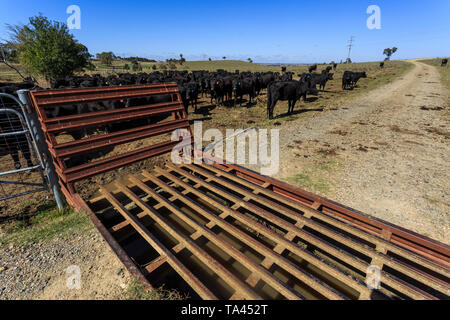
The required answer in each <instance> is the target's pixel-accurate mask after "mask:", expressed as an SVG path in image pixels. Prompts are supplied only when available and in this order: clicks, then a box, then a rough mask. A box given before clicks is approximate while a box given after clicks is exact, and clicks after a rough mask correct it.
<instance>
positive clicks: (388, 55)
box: [383, 47, 397, 60]
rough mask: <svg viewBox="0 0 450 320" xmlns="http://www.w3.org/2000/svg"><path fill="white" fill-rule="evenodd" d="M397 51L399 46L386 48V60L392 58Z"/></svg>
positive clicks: (384, 52)
mask: <svg viewBox="0 0 450 320" xmlns="http://www.w3.org/2000/svg"><path fill="white" fill-rule="evenodd" d="M396 52H397V47H393V48H392V49H391V48H386V49H384V51H383V54H384V55H385V56H386V60H391V56H392V55H393V54H394V53H396Z"/></svg>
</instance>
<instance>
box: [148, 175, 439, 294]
mask: <svg viewBox="0 0 450 320" xmlns="http://www.w3.org/2000/svg"><path fill="white" fill-rule="evenodd" d="M155 170H156V172H158V173H159V174H160V175H162V176H164V177H166V178H168V179H170V180H171V181H173V182H174V183H176V184H178V185H180V186H182V187H183V188H185V189H186V190H189V192H191V193H193V194H195V195H196V196H198V197H199V198H201V199H204V200H205V201H208V202H212V203H213V204H214V205H215V206H217V207H218V208H221V209H223V210H224V212H227V213H228V214H230V215H231V216H233V217H234V218H236V219H238V220H240V221H242V222H243V223H244V224H245V225H248V226H249V227H252V228H254V229H256V230H260V227H259V226H258V224H256V223H255V222H254V221H253V220H251V219H250V218H248V217H246V216H244V215H243V214H240V213H238V212H236V211H232V210H229V209H227V208H226V207H224V206H223V205H221V204H220V203H218V202H215V201H214V200H213V199H212V198H211V197H209V196H207V195H206V194H204V193H203V192H201V191H199V190H197V189H194V188H192V187H191V186H189V185H188V184H187V183H186V182H184V181H182V180H181V179H179V178H177V177H175V176H173V175H172V174H170V173H168V172H167V171H164V170H162V169H160V168H158V167H156V168H155ZM143 174H144V176H146V177H147V178H148V179H150V180H152V179H151V176H150V175H149V174H146V173H145V172H143ZM188 178H189V179H190V176H189V177H188ZM166 191H167V190H166ZM182 201H186V200H184V199H183V200H182ZM197 210H198V209H197ZM295 227H298V228H296V229H295V228H294V226H292V227H291V228H290V229H291V230H290V231H289V232H288V234H289V233H290V234H291V235H292V234H294V235H296V236H299V237H301V238H302V239H304V240H306V241H308V242H309V243H311V244H313V245H315V246H317V247H319V248H322V249H324V250H325V251H327V252H329V253H332V254H334V255H335V256H336V257H338V258H339V259H341V260H342V261H344V262H346V263H349V264H350V265H352V266H353V267H356V268H358V269H359V270H360V271H362V272H364V273H365V272H366V270H367V267H368V266H369V264H367V263H365V262H364V261H361V260H359V259H358V258H355V257H352V256H351V255H349V254H347V253H345V252H342V250H341V249H338V248H335V247H334V246H332V245H330V244H328V243H327V242H324V241H323V240H321V239H318V238H316V237H314V236H313V235H310V234H308V233H307V232H305V231H303V230H301V229H300V226H297V225H296V226H295ZM226 230H227V231H228V230H229V227H227V228H226ZM286 236H287V235H286ZM241 238H242V237H240V239H241ZM242 239H243V238H242ZM287 240H288V241H291V240H289V237H287ZM285 244H286V242H284V244H281V243H279V242H278V245H277V247H278V248H279V247H282V248H285V249H288V250H289V249H290V248H291V247H293V246H292V245H288V246H286V245H285ZM277 247H276V248H277ZM294 247H295V245H294ZM276 248H275V249H276ZM275 249H274V251H275ZM259 250H261V248H259ZM291 251H292V250H291ZM294 253H295V251H294ZM274 261H276V262H277V264H279V265H281V263H280V259H274ZM289 271H291V270H289ZM382 275H383V277H384V278H383V281H385V282H386V284H389V285H390V286H392V287H393V288H394V289H397V290H399V291H401V292H405V293H409V291H410V289H411V288H410V287H409V286H408V285H405V284H404V283H403V282H401V281H398V280H396V279H391V278H390V277H389V276H387V275H386V274H385V273H382ZM301 280H302V281H305V279H301ZM305 283H309V282H308V281H307V280H306V281H305ZM312 283H313V284H314V282H312ZM309 284H310V283H309ZM361 288H362V287H359V289H361ZM315 289H316V290H318V292H320V293H322V294H324V295H325V296H328V294H327V292H323V291H321V290H320V288H317V286H315ZM355 289H357V288H355ZM363 291H364V295H363V296H362V297H365V298H367V297H368V296H369V295H370V293H369V292H368V291H366V289H363ZM413 291H414V289H413ZM416 297H417V298H419V299H422V298H424V297H426V298H432V297H431V296H430V295H427V294H426V293H422V292H420V293H419V294H418V295H417V296H416Z"/></svg>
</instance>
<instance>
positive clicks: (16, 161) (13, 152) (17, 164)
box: [10, 147, 22, 170]
mask: <svg viewBox="0 0 450 320" xmlns="http://www.w3.org/2000/svg"><path fill="white" fill-rule="evenodd" d="M10 150H11V157H12V158H13V161H14V167H15V168H16V169H17V170H18V169H20V168H21V167H22V166H21V164H20V159H19V149H18V148H17V147H13V148H11V149H10Z"/></svg>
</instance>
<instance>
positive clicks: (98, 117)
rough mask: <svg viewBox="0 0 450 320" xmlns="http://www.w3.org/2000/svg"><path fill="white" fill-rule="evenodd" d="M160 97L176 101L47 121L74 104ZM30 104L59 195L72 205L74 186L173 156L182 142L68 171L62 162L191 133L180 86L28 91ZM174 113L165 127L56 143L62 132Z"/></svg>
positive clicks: (139, 151) (167, 84) (143, 149)
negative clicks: (52, 112) (181, 131)
mask: <svg viewBox="0 0 450 320" xmlns="http://www.w3.org/2000/svg"><path fill="white" fill-rule="evenodd" d="M158 95H170V96H171V98H172V101H171V102H167V103H157V104H151V105H144V106H136V107H129V108H121V109H113V110H107V111H97V112H89V113H83V114H77V115H71V116H63V117H55V118H48V117H47V115H46V112H45V110H48V109H52V108H56V107H59V106H63V105H73V104H76V103H80V102H83V103H88V102H99V101H112V100H122V99H130V98H143V97H152V96H158ZM29 100H30V101H32V103H33V105H34V107H35V110H36V112H37V113H38V116H39V121H40V123H41V127H42V130H43V131H44V135H45V139H46V142H47V145H48V147H49V151H50V153H51V156H52V160H53V164H54V166H55V169H56V173H57V174H58V176H59V184H60V187H61V191H62V192H63V194H64V195H65V197H66V200H67V201H68V202H69V204H71V205H73V203H74V202H73V199H72V195H73V194H75V193H76V190H75V186H74V184H75V182H78V181H80V180H84V179H87V178H90V177H93V176H95V175H98V174H101V173H105V172H108V171H111V170H115V169H118V168H120V167H122V166H126V165H129V164H132V163H134V162H137V161H141V160H145V159H147V158H151V157H155V156H158V155H161V154H164V153H167V152H170V151H171V150H172V148H173V147H174V146H175V145H177V144H178V143H179V141H170V140H169V141H166V142H162V143H158V144H155V145H152V146H149V147H144V148H140V149H137V150H133V151H129V152H127V153H124V154H120V155H117V156H113V157H107V158H104V159H101V160H97V161H93V162H90V163H86V164H83V165H79V166H75V167H71V168H67V167H66V165H65V163H64V159H67V158H70V157H72V156H76V155H80V154H84V153H89V152H95V151H98V150H101V149H104V148H106V147H111V146H117V145H120V144H124V143H129V142H133V141H136V140H140V139H143V138H147V137H153V136H158V135H162V134H165V133H170V132H172V131H174V130H177V129H186V130H188V131H189V133H191V129H190V125H189V121H188V119H187V115H186V112H185V109H184V105H183V102H182V100H181V96H180V93H179V91H178V85H177V83H176V82H170V83H163V84H152V85H131V86H117V87H97V88H77V89H55V90H42V91H30V92H29ZM170 113H171V114H172V115H173V121H169V122H166V123H162V124H161V123H157V124H152V125H148V126H146V127H139V128H133V129H129V130H124V131H120V132H114V133H109V134H102V135H99V136H95V137H90V138H87V139H82V140H77V141H71V142H66V143H58V142H57V141H56V136H57V135H58V134H59V133H61V132H67V131H77V130H83V129H86V128H92V127H95V126H100V125H108V124H112V123H117V122H121V121H125V120H132V119H136V118H139V117H148V116H157V115H161V114H170Z"/></svg>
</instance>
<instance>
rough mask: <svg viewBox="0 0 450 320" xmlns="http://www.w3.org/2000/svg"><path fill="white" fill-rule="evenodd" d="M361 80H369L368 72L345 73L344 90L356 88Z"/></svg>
mask: <svg viewBox="0 0 450 320" xmlns="http://www.w3.org/2000/svg"><path fill="white" fill-rule="evenodd" d="M361 78H367V74H366V72H352V71H345V72H344V75H343V76H342V90H346V89H351V90H353V88H354V87H355V86H356V83H357V82H358V80H359V79H361Z"/></svg>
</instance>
